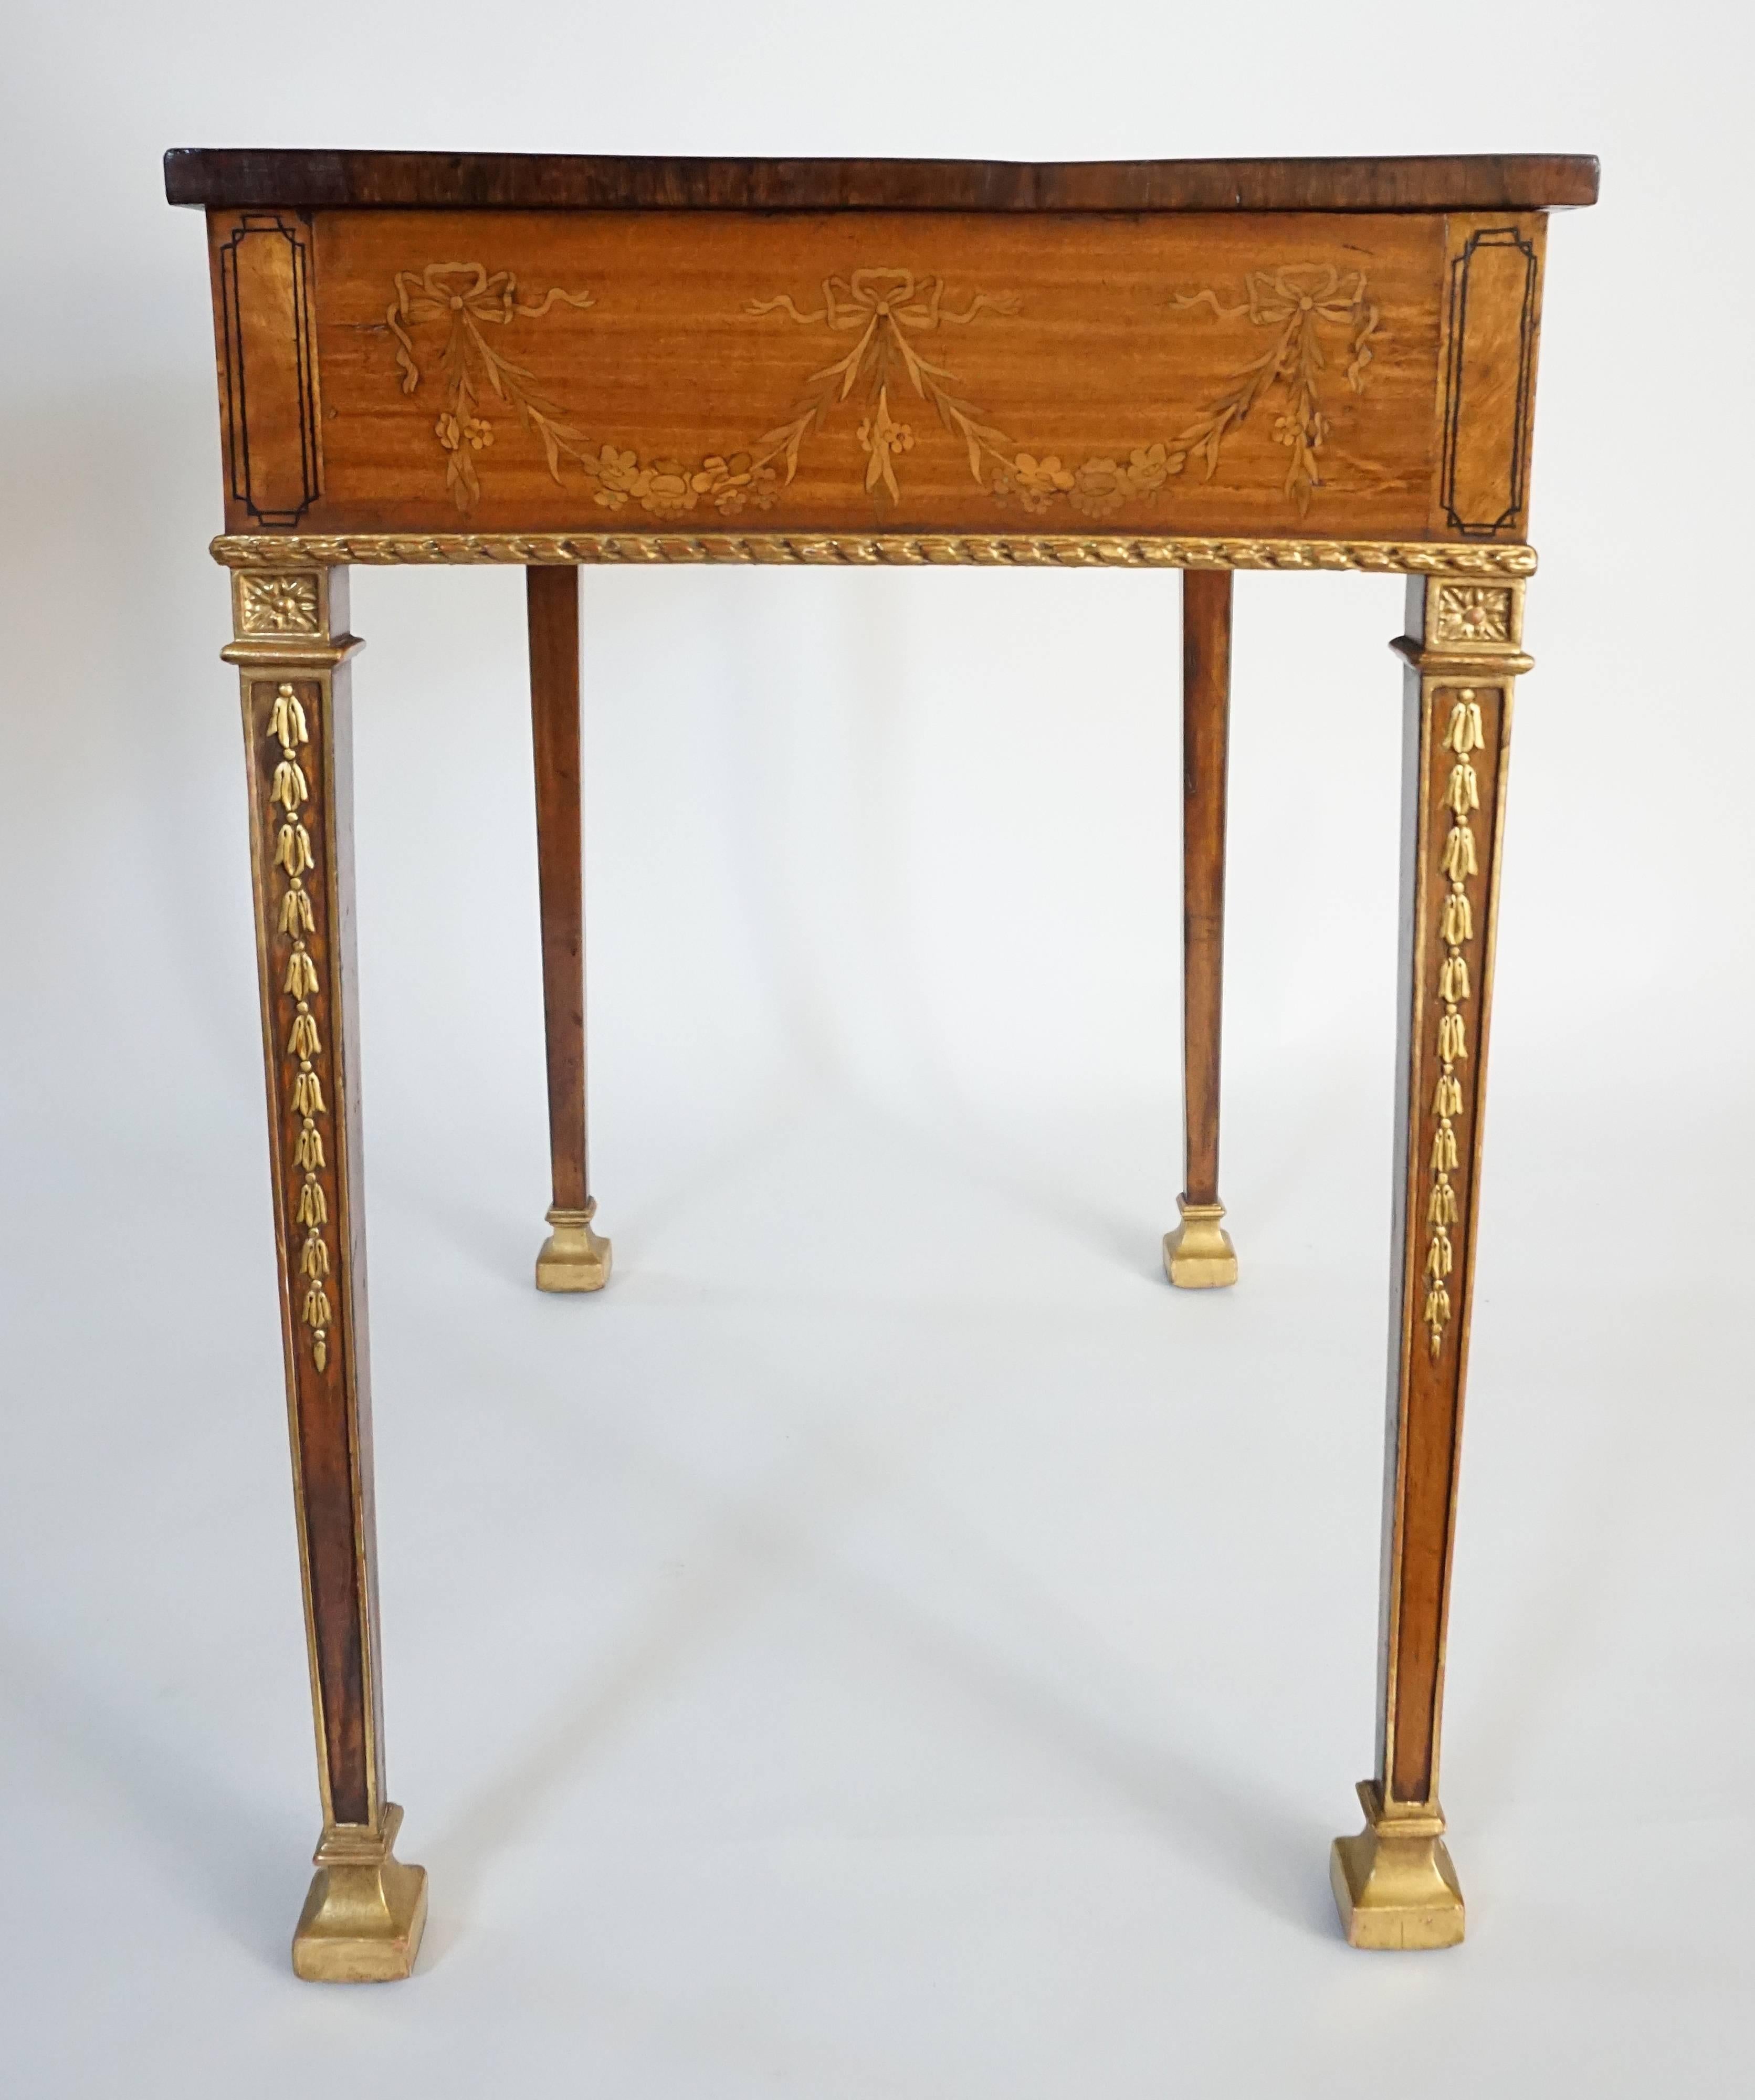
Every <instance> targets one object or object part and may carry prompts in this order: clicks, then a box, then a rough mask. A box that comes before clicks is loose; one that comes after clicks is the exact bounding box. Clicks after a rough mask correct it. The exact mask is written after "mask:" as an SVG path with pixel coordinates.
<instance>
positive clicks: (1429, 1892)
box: [1329, 1780, 1465, 1952]
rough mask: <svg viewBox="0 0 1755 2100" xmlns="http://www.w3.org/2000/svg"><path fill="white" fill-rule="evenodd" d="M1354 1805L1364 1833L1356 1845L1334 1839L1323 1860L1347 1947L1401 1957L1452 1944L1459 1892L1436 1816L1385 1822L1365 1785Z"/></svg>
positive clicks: (1459, 1923)
mask: <svg viewBox="0 0 1755 2100" xmlns="http://www.w3.org/2000/svg"><path fill="white" fill-rule="evenodd" d="M1359 1798H1360V1802H1361V1803H1362V1804H1363V1806H1364V1808H1365V1829H1363V1830H1362V1831H1361V1832H1360V1834H1359V1835H1358V1836H1357V1837H1356V1838H1336V1839H1335V1841H1334V1850H1333V1851H1332V1852H1331V1854H1330V1855H1329V1882H1331V1884H1332V1885H1333V1886H1334V1904H1335V1908H1336V1909H1337V1910H1338V1912H1339V1913H1340V1917H1341V1929H1342V1930H1343V1931H1344V1932H1345V1934H1346V1935H1347V1945H1348V1946H1349V1947H1366V1948H1396V1949H1401V1950H1406V1951H1409V1952H1412V1951H1413V1950H1414V1949H1417V1948H1435V1947H1456V1946H1458V1945H1460V1944H1461V1943H1462V1933H1463V1926H1464V1923H1465V1913H1464V1909H1463V1903H1462V1890H1461V1889H1460V1888H1459V1887H1458V1886H1457V1870H1456V1868H1454V1867H1453V1866H1452V1864H1450V1854H1449V1851H1448V1850H1447V1849H1446V1846H1445V1844H1444V1834H1443V1833H1444V1818H1443V1816H1441V1815H1430V1816H1418V1817H1412V1816H1409V1817H1396V1816H1386V1815H1383V1813H1382V1810H1381V1808H1380V1807H1379V1804H1378V1791H1377V1788H1376V1786H1375V1785H1374V1784H1372V1783H1371V1782H1370V1781H1369V1780H1367V1781H1365V1783H1363V1784H1362V1785H1360V1789H1359Z"/></svg>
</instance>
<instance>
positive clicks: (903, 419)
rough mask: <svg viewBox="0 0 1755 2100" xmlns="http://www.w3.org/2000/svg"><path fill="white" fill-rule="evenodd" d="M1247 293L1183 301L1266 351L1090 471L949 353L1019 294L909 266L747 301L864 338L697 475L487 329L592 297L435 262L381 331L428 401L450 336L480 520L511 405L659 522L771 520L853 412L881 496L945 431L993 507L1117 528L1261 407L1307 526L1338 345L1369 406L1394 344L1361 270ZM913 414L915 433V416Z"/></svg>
mask: <svg viewBox="0 0 1755 2100" xmlns="http://www.w3.org/2000/svg"><path fill="white" fill-rule="evenodd" d="M1243 284H1244V297H1243V299H1242V300H1241V302H1240V303H1237V304H1235V305H1230V306H1227V305H1224V304H1223V303H1222V302H1220V300H1219V296H1218V294H1217V293H1215V291H1213V290H1212V289H1210V288H1208V289H1202V290H1200V291H1197V292H1189V293H1180V294H1179V295H1177V296H1176V297H1175V298H1174V299H1173V300H1172V301H1171V305H1172V307H1174V308H1175V309H1177V310H1179V311H1188V312H1193V311H1197V310H1199V309H1202V308H1205V309H1209V310H1210V312H1211V314H1212V315H1213V316H1214V318H1215V320H1219V321H1221V322H1226V321H1235V320H1246V321H1247V322H1248V323H1249V324H1250V327H1251V328H1254V329H1259V330H1263V331H1265V332H1266V333H1268V337H1269V338H1270V339H1269V341H1268V344H1267V346H1266V347H1265V348H1264V349H1263V350H1262V351H1259V354H1258V355H1255V356H1254V357H1252V358H1249V359H1247V360H1246V362H1244V363H1243V364H1241V365H1240V366H1239V367H1238V368H1237V371H1236V372H1235V373H1234V375H1233V377H1232V379H1231V380H1230V381H1229V382H1228V383H1227V385H1226V386H1225V387H1224V390H1223V391H1222V392H1221V393H1220V394H1219V395H1218V397H1217V398H1216V399H1215V400H1213V401H1211V402H1210V403H1209V404H1208V405H1207V406H1206V408H1204V409H1203V410H1202V412H1200V413H1199V414H1198V415H1197V417H1195V418H1194V420H1193V421H1192V422H1190V423H1188V425H1187V426H1185V427H1184V429H1182V430H1180V431H1179V432H1177V434H1176V435H1175V436H1173V437H1163V438H1156V439H1154V438H1151V437H1144V438H1143V439H1141V441H1140V443H1137V444H1130V445H1126V446H1123V447H1118V448H1117V449H1116V451H1115V452H1113V454H1105V455H1102V456H1094V457H1091V458H1088V459H1086V460H1083V461H1080V460H1078V459H1077V458H1076V457H1071V456H1069V457H1065V458H1063V457H1062V456H1061V454H1060V453H1059V452H1050V451H1047V450H1046V449H1044V448H1043V447H1042V446H1041V445H1040V444H1039V443H1037V444H1036V445H1035V446H1034V448H1033V449H1030V450H1026V449H1025V448H1023V447H1022V446H1021V445H1020V443H1018V441H1017V439H1016V438H1014V437H1012V436H1011V435H1008V433H1007V432H1006V431H1005V430H1002V429H1001V428H1000V427H999V425H998V424H997V423H996V422H994V420H993V419H992V417H990V415H989V414H988V413H987V412H985V411H984V410H983V409H981V408H980V407H979V406H978V405H977V403H976V402H975V400H974V399H972V398H971V395H970V392H969V390H968V389H967V388H966V386H965V385H964V382H963V381H962V380H961V379H960V378H959V376H958V373H957V372H956V371H955V369H954V368H953V367H952V364H951V363H950V360H949V357H948V356H947V355H946V352H945V351H942V350H941V349H940V348H939V347H938V342H939V338H940V337H941V335H942V334H943V333H945V332H946V331H948V330H951V329H962V328H966V327H968V325H969V324H971V323H972V322H973V321H975V320H977V319H980V318H981V317H983V316H990V317H992V318H993V319H994V320H1003V319H1005V318H1007V317H1008V316H1011V315H1016V313H1017V312H1018V311H1019V309H1020V306H1021V301H1020V299H1019V298H1018V295H1017V294H1016V293H1015V292H982V291H977V292H973V293H968V294H967V295H966V296H964V297H963V298H961V300H960V302H959V299H958V298H954V297H953V296H952V295H951V294H950V293H949V291H948V290H947V289H946V285H945V282H944V280H942V279H941V278H938V277H933V276H924V277H923V276H918V275H917V274H916V273H915V271H912V270H909V269H905V268H903V267H900V266H899V265H894V264H884V265H881V266H879V267H872V268H869V269H863V270H855V271H853V272H852V274H851V275H850V276H847V277H830V278H827V279H825V280H824V281H823V283H822V287H821V290H820V294H819V299H820V303H817V304H811V305H807V306H805V307H800V306H799V305H798V304H797V303H796V302H795V301H794V299H793V298H792V295H791V293H787V292H780V293H776V294H775V295H774V296H773V297H772V298H765V299H755V300H752V301H751V302H749V303H748V304H747V307H745V309H744V311H745V314H746V315H747V317H748V318H749V319H751V320H765V319H767V318H768V317H769V316H770V315H778V316H779V317H780V318H781V319H783V320H786V321H789V322H791V323H792V324H794V325H795V326H796V327H798V328H801V329H820V330H822V331H824V332H825V333H827V335H828V336H829V337H831V338H833V337H837V336H840V337H849V336H850V337H852V338H853V340H852V342H851V343H850V344H849V347H848V348H847V349H846V350H845V351H843V352H842V353H841V354H840V355H839V356H832V357H831V358H830V359H829V360H828V361H827V363H824V364H819V365H818V367H817V368H816V369H815V370H814V371H812V372H810V373H808V374H807V375H806V377H805V379H804V381H803V382H801V384H800V391H799V394H798V397H797V399H796V400H795V401H794V402H793V404H792V407H791V408H789V409H788V410H787V412H786V414H785V415H784V417H783V418H782V419H781V420H780V421H778V423H776V424H775V425H774V426H773V427H772V428H771V429H769V430H765V431H764V432H763V433H762V435H761V436H760V437H758V438H756V439H753V440H752V441H751V442H749V443H747V444H744V445H742V446H739V445H736V444H734V443H730V442H728V443H725V445H724V446H723V447H722V448H721V449H719V450H717V451H715V452H710V453H708V455H707V457H704V458H703V459H701V460H699V461H696V462H695V463H693V464H690V463H687V462H685V461H681V460H677V459H668V458H664V459H654V460H642V458H641V457H640V456H639V455H638V453H637V452H634V451H633V450H630V449H628V448H625V447H617V446H616V445H615V444H614V443H605V442H601V441H599V440H597V439H593V438H589V437H588V436H587V435H585V433H584V431H583V430H580V428H578V427H577V426H576V425H575V423H574V422H573V421H571V419H570V418H571V412H570V411H569V410H567V408H563V407H562V405H561V404H559V403H558V402H557V401H555V400H553V399H550V398H549V396H547V395H545V394H544V393H543V392H542V391H541V390H540V388H539V386H537V383H536V380H535V378H534V377H533V375H532V374H531V372H530V371H529V370H528V369H527V368H526V367H524V366H523V365H521V364H515V363H514V362H513V361H512V360H511V359H510V358H509V357H508V356H507V355H505V353H504V352H503V351H501V350H500V349H499V348H498V347H496V344H495V342H492V341H491V340H490V339H489V336H490V332H491V331H492V330H495V329H499V330H503V331H509V330H510V329H512V328H513V327H514V325H515V324H518V322H520V321H525V320H540V319H541V317H542V316H543V315H545V314H546V313H548V311H549V309H550V308H551V307H553V305H554V304H555V302H557V301H559V302H562V303H564V304H565V305H567V306H570V307H591V306H593V304H594V303H595V302H594V301H593V298H592V296H591V294H590V293H588V292H565V291H562V290H559V289H550V290H549V292H547V293H545V295H544V297H543V298H541V299H540V301H531V302H524V301H521V300H520V299H519V298H518V282H517V280H516V278H515V277H514V276H513V275H512V273H511V272H510V271H505V270H500V271H492V272H490V271H487V269H486V268H485V267H483V265H482V264H480V263H478V262H434V263H430V264H428V266H427V267H426V269H425V270H424V271H421V272H420V273H418V274H417V273H416V272H414V271H406V270H404V271H398V272H397V274H396V279H395V298H394V299H393V300H392V302H391V303H390V308H389V311H388V312H387V314H386V326H387V328H388V329H389V332H390V334H391V335H392V336H393V337H395V342H396V344H397V351H396V362H397V365H398V368H399V371H400V373H401V374H402V388H403V392H404V393H405V394H412V393H414V392H415V391H416V390H417V389H418V387H419V386H420V385H421V378H422V373H421V364H420V361H419V357H418V355H417V350H416V346H415V339H414V334H413V331H414V330H415V329H417V328H418V327H421V326H422V325H423V324H427V323H432V322H437V323H439V324H443V327H444V329H445V331H446V333H445V339H444V344H443V349H442V350H440V351H439V352H438V356H437V363H438V367H439V373H440V375H441V377H442V382H443V389H444V392H443V400H442V402H441V403H440V404H439V409H438V412H437V414H436V416H435V417H434V421H433V426H432V429H433V435H434V439H436V441H437V443H438V445H439V450H440V452H441V453H442V454H443V457H444V461H445V482H446V486H447V487H448V488H449V489H450V491H451V493H452V498H453V500H454V501H455V502H456V505H457V508H458V509H459V510H464V511H467V510H470V509H472V508H473V507H474V504H475V501H476V500H477V498H478V496H479V495H480V493H481V478H480V469H479V465H478V461H480V458H481V456H482V455H483V453H485V452H487V451H488V450H489V449H490V448H492V445H493V443H494V438H495V433H494V425H493V421H492V418H491V417H490V415H489V413H488V412H487V411H488V410H489V409H490V408H492V406H493V404H494V402H495V401H496V400H497V402H498V404H500V406H501V407H502V408H504V409H505V411H506V412H508V413H509V415H510V416H511V417H513V418H514V420H515V421H516V422H517V423H518V425H519V426H520V427H521V428H523V429H524V430H528V431H530V432H531V433H532V434H533V435H536V437H537V438H539V439H540V441H541V443H542V447H543V452H544V456H545V459H546V461H547V463H548V469H549V475H550V477H551V479H553V480H554V481H555V482H556V483H561V481H562V461H569V462H571V464H572V465H574V466H575V468H576V469H577V470H579V472H580V474H581V475H582V477H583V478H584V480H585V481H586V482H587V483H589V484H590V486H591V488H592V492H593V500H594V501H596V502H597V504H598V505H600V506H601V507H602V509H604V510H611V511H614V510H622V509H624V507H625V506H627V505H629V504H637V505H639V507H640V508H641V509H642V510H645V511H646V512H648V513H649V514H651V515H653V516H655V517H663V518H678V517H681V516H684V515H686V514H688V513H690V512H693V511H699V510H717V512H718V513H719V514H721V516H723V517H731V516H734V515H736V514H738V513H739V512H740V511H743V510H745V509H746V508H749V507H753V508H755V509H757V510H765V509H767V508H768V507H769V505H771V504H772V503H773V502H774V499H775V497H776V496H777V495H778V492H779V490H780V489H781V488H783V487H787V486H788V485H789V484H790V483H792V481H793V479H795V478H796V475H797V473H798V470H799V462H800V455H801V452H802V450H803V448H804V446H805V443H806V441H807V439H810V438H812V437H814V436H816V435H818V434H820V433H821V432H822V430H824V428H825V426H827V425H828V424H829V422H830V421H831V419H833V418H835V417H837V415H838V414H840V412H844V411H845V410H847V409H848V408H856V409H857V411H858V420H857V422H856V423H855V425H854V428H853V436H854V438H855V439H856V441H857V443H858V447H859V449H860V452H862V455H863V456H864V461H865V464H864V466H863V467H862V470H861V479H862V485H863V489H864V492H865V493H866V494H867V495H868V496H872V497H873V498H874V499H877V500H880V501H889V502H899V501H901V499H902V461H904V459H905V457H906V455H908V454H909V453H911V452H915V450H916V448H918V447H919V445H921V444H922V443H924V442H925V441H926V439H928V436H929V435H931V434H932V430H933V426H934V425H935V424H936V425H937V426H938V427H939V429H941V430H942V431H943V432H944V433H945V435H946V438H948V439H949V440H950V442H951V443H954V444H955V445H956V446H958V447H959V448H960V450H961V452H962V453H963V457H964V458H965V459H966V461H967V462H968V470H969V474H970V477H971V479H972V480H973V481H974V482H975V483H977V486H978V487H981V488H982V489H984V490H985V491H986V492H987V493H988V494H990V496H992V497H993V498H994V500H995V501H998V502H1000V503H1005V502H1008V501H1013V500H1015V501H1016V502H1017V503H1018V504H1019V505H1021V508H1022V509H1023V510H1025V511H1027V512H1030V513H1031V514H1034V515H1039V514H1042V513H1043V512H1044V511H1047V510H1049V509H1050V508H1051V507H1053V506H1057V505H1060V504H1061V503H1063V502H1064V503H1065V504H1066V505H1068V507H1069V509H1071V510H1074V511H1077V512H1078V513H1079V514H1081V515H1083V516H1084V517H1087V518H1105V517H1108V516H1109V515H1111V514H1113V513H1114V512H1116V511H1118V510H1121V509H1122V508H1123V507H1124V506H1125V505H1128V504H1131V503H1137V502H1140V501H1144V500H1145V499H1148V498H1149V497H1151V496H1155V495H1156V494H1157V493H1158V491H1159V490H1161V489H1162V487H1163V486H1164V484H1165V483H1166V481H1168V480H1170V479H1172V478H1173V477H1174V476H1175V475H1178V474H1181V473H1183V472H1184V470H1185V469H1186V468H1187V467H1188V465H1190V464H1191V462H1192V463H1194V464H1196V465H1200V466H1201V467H1202V468H1204V470H1205V479H1207V480H1209V481H1210V480H1212V479H1214V478H1215V475H1216V474H1217V472H1218V470H1219V465H1220V461H1221V457H1222V455H1223V453H1224V448H1225V447H1226V445H1227V443H1228V442H1229V441H1230V440H1231V439H1233V438H1234V437H1235V436H1236V435H1237V432H1238V431H1240V430H1241V429H1242V428H1243V426H1245V425H1246V423H1247V422H1248V421H1249V420H1250V416H1251V414H1252V413H1253V412H1255V410H1256V409H1258V408H1260V409H1262V410H1263V413H1264V414H1265V412H1267V411H1268V409H1269V408H1272V410H1273V411H1274V420H1273V422H1272V430H1271V433H1270V435H1271V437H1272V442H1273V443H1276V444H1279V445H1282V446H1284V447H1285V450H1286V452H1287V454H1288V460H1287V466H1286V474H1285V494H1286V496H1287V497H1288V498H1289V499H1290V501H1291V503H1292V504H1293V505H1294V506H1295V508H1296V509H1297V510H1298V512H1299V515H1300V516H1302V515H1303V514H1304V513H1305V512H1306V511H1307V510H1309V508H1310V505H1311V501H1312V496H1313V495H1314V494H1315V492H1316V490H1317V489H1319V488H1320V487H1321V486H1322V484H1323V474H1322V471H1321V466H1322V461H1323V453H1324V448H1325V445H1326V444H1327V442H1328V439H1329V435H1330V432H1331V429H1332V424H1331V421H1330V417H1329V406H1328V400H1329V397H1328V396H1326V395H1325V391H1324V390H1325V386H1327V385H1328V383H1329V382H1327V380H1326V379H1325V374H1326V373H1327V372H1328V371H1329V368H1330V366H1331V364H1334V363H1335V362H1338V360H1339V359H1340V356H1341V354H1342V353H1343V352H1344V356H1345V363H1344V367H1343V384H1344V385H1345V386H1347V388H1348V389H1349V390H1351V391H1352V393H1354V394H1356V395H1362V394H1363V393H1364V392H1365V383H1366V372H1367V368H1368V367H1369V365H1370V364H1371V363H1372V360H1373V352H1372V350H1371V347H1370V346H1371V343H1372V342H1373V341H1374V338H1375V337H1378V334H1379V333H1380V329H1379V326H1378V308H1377V307H1376V306H1375V305H1374V303H1373V302H1372V300H1371V298H1369V294H1368V292H1367V289H1366V285H1365V277H1364V275H1363V274H1362V273H1361V272H1360V271H1348V272H1346V273H1344V274H1343V272H1342V271H1339V270H1337V269H1335V268H1334V267H1316V266H1310V267H1301V266H1289V267H1285V268H1282V269H1279V270H1274V271H1251V272H1250V273H1249V274H1248V275H1247V276H1246V277H1245V279H1244V280H1243ZM501 339H502V340H503V339H504V338H503V337H502V338H501ZM825 347H832V343H831V345H829V346H825ZM960 362H961V360H959V363H960ZM911 405H912V406H913V407H914V408H915V417H916V418H917V420H911V418H910V415H909V409H910V407H911ZM1366 471H1367V472H1368V473H1369V474H1373V475H1374V477H1375V479H1376V482H1377V484H1378V486H1393V485H1395V484H1394V483H1393V482H1391V481H1390V480H1388V479H1386V477H1384V476H1383V475H1382V474H1380V473H1378V470H1376V469H1373V468H1367V469H1366Z"/></svg>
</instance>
